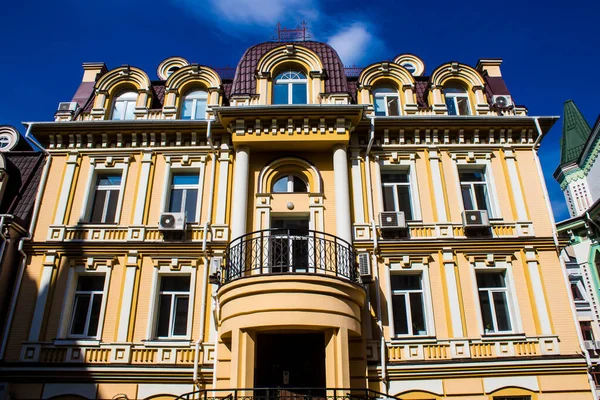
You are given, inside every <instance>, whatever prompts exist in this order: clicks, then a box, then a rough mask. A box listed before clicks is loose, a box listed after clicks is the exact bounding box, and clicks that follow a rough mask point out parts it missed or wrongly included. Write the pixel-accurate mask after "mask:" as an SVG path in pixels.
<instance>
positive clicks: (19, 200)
mask: <svg viewBox="0 0 600 400" xmlns="http://www.w3.org/2000/svg"><path fill="white" fill-rule="evenodd" d="M5 157H6V169H7V173H8V186H7V188H6V191H5V192H4V196H3V197H2V202H1V203H0V212H2V213H3V214H12V215H14V216H15V218H16V220H17V222H19V223H20V224H22V225H23V226H25V225H26V224H27V223H28V222H29V219H30V218H31V212H32V210H33V205H34V203H35V197H36V195H37V189H38V185H39V183H40V177H41V174H42V169H43V164H44V163H43V160H44V154H43V153H39V152H29V151H28V152H9V153H6V154H5Z"/></svg>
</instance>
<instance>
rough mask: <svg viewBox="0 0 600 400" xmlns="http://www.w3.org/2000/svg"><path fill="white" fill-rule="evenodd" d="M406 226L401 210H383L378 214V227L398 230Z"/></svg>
mask: <svg viewBox="0 0 600 400" xmlns="http://www.w3.org/2000/svg"><path fill="white" fill-rule="evenodd" d="M405 228H406V220H405V219H404V213H403V212H402V211H399V212H397V211H384V212H382V213H380V214H379V229H382V230H387V229H389V230H392V229H395V230H398V229H405Z"/></svg>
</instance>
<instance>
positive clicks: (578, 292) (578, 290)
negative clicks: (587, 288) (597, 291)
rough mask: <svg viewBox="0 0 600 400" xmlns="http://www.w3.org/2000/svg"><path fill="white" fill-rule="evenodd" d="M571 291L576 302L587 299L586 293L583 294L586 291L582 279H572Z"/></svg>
mask: <svg viewBox="0 0 600 400" xmlns="http://www.w3.org/2000/svg"><path fill="white" fill-rule="evenodd" d="M571 293H572V294H573V300H575V302H585V301H587V300H586V298H585V295H584V294H583V293H584V291H583V284H582V282H581V280H579V279H577V280H575V281H571Z"/></svg>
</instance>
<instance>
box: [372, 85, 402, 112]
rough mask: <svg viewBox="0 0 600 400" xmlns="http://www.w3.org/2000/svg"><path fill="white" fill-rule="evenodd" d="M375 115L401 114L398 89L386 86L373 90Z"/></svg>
mask: <svg viewBox="0 0 600 400" xmlns="http://www.w3.org/2000/svg"><path fill="white" fill-rule="evenodd" d="M373 101H374V103H375V104H374V106H375V115H378V116H388V117H395V116H398V115H400V97H399V96H398V90H396V89H394V88H392V87H389V86H386V87H378V88H376V89H375V90H373Z"/></svg>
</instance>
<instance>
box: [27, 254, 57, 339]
mask: <svg viewBox="0 0 600 400" xmlns="http://www.w3.org/2000/svg"><path fill="white" fill-rule="evenodd" d="M57 258H58V257H57V255H56V252H55V251H49V252H48V253H46V256H45V259H44V266H43V269H42V276H41V278H40V289H39V290H38V294H37V300H36V302H35V309H34V311H33V319H32V321H31V328H30V329H29V339H28V340H29V341H30V342H37V341H38V340H39V339H40V332H41V330H42V323H43V322H44V314H45V313H46V302H47V301H48V293H49V292H50V284H51V283H52V274H53V273H54V269H55V268H56V261H57Z"/></svg>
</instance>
